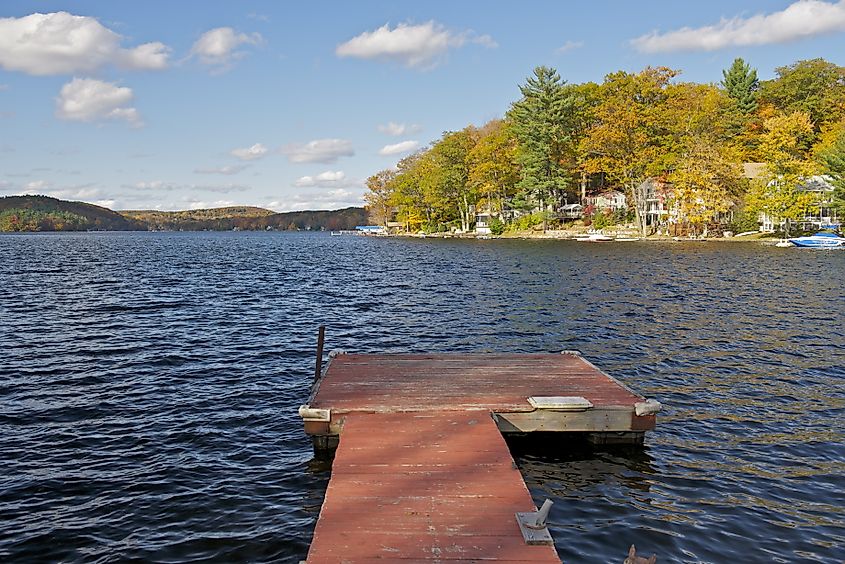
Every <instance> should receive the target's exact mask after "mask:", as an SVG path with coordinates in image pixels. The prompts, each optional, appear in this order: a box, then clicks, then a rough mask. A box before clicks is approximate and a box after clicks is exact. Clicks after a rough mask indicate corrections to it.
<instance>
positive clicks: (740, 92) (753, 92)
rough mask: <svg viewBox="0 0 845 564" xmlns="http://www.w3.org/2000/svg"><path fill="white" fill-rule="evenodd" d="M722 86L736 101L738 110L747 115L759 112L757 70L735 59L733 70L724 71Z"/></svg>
mask: <svg viewBox="0 0 845 564" xmlns="http://www.w3.org/2000/svg"><path fill="white" fill-rule="evenodd" d="M722 77H723V79H722V86H723V87H724V88H725V91H726V92H727V93H728V96H730V97H731V98H733V99H734V101H735V102H736V105H737V108H738V109H739V111H740V112H742V113H743V114H745V115H748V114H753V113H754V112H756V111H757V89H758V88H759V86H760V82H759V81H758V80H757V70H756V69H752V68H751V67H750V66H749V65H748V63H746V62H745V61H743V60H742V59H740V58H736V59H734V62H733V64H732V65H731V68H729V69H727V70H723V71H722Z"/></svg>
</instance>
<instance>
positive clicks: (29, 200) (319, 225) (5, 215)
mask: <svg viewBox="0 0 845 564" xmlns="http://www.w3.org/2000/svg"><path fill="white" fill-rule="evenodd" d="M366 222H367V212H366V211H365V210H364V208H357V207H353V208H346V209H342V210H332V211H298V212H286V213H275V212H273V211H270V210H266V209H264V208H257V207H250V206H233V207H228V208H214V209H207V210H187V211H172V212H163V211H156V210H129V211H122V212H115V211H112V210H110V209H107V208H103V207H100V206H95V205H92V204H85V203H83V202H68V201H65V200H58V199H56V198H50V197H48V196H6V197H5V198H0V231H86V230H98V231H129V230H140V231H148V230H155V231H205V230H210V231H231V230H233V229H240V230H244V231H247V230H261V231H263V230H266V229H277V230H286V229H287V230H314V231H319V230H326V231H339V230H341V229H354V228H355V226H356V225H363V224H365V223H366Z"/></svg>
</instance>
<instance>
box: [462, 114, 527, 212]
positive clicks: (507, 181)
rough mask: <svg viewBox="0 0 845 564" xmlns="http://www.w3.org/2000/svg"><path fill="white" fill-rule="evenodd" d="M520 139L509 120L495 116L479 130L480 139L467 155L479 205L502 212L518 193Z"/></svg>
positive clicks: (471, 182)
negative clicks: (508, 201)
mask: <svg viewBox="0 0 845 564" xmlns="http://www.w3.org/2000/svg"><path fill="white" fill-rule="evenodd" d="M516 153H517V141H516V137H515V136H514V135H513V131H512V129H511V128H510V126H509V124H508V123H507V122H506V121H504V120H493V121H491V122H489V123H487V124H486V125H485V126H484V127H482V128H481V129H480V130H479V131H478V140H477V142H476V144H475V146H474V147H473V148H472V149H471V150H470V152H469V154H468V155H467V157H468V161H469V176H468V179H467V181H468V183H469V184H470V186H472V187H473V189H474V190H475V191H476V192H477V194H478V198H479V205H484V206H486V207H487V208H488V209H489V210H490V211H491V212H494V213H497V212H501V211H502V210H503V209H504V207H505V201H506V200H508V199H510V198H511V197H512V196H513V195H514V190H515V187H516V183H517V181H518V179H519V178H518V175H519V170H518V168H517V166H516Z"/></svg>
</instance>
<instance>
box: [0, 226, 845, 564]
mask: <svg viewBox="0 0 845 564" xmlns="http://www.w3.org/2000/svg"><path fill="white" fill-rule="evenodd" d="M843 282H845V252H837V251H812V250H806V251H804V250H799V249H777V248H773V247H764V246H762V245H758V244H715V243H689V244H681V243H676V244H671V243H669V244H653V243H616V244H584V243H575V242H561V241H543V242H541V241H495V240H494V241H458V240H445V241H444V240H431V239H428V240H425V241H420V240H401V239H376V238H363V237H351V236H348V237H329V236H328V234H288V233H166V234H162V233H85V234H32V235H9V236H3V237H0V349H2V357H0V470H2V471H0V561H19V562H30V561H66V562H82V561H84V562H110V561H123V560H132V559H134V560H144V561H167V562H179V561H189V560H190V561H201V560H215V561H227V562H231V561H253V562H262V561H287V562H296V561H298V560H300V559H302V558H304V556H305V554H306V552H307V549H308V543H309V541H310V537H311V534H312V532H313V528H314V523H315V520H316V518H317V515H318V513H319V508H320V504H321V502H322V497H323V495H324V493H325V488H326V484H327V483H328V479H329V474H328V472H326V471H325V470H319V469H317V468H315V467H314V466H313V465H309V460H310V459H311V457H312V451H311V447H310V443H309V441H308V440H307V438H306V437H305V435H304V434H303V432H302V428H301V422H300V420H299V418H298V416H297V414H296V408H297V406H298V405H299V404H300V403H301V402H303V401H304V400H305V398H306V396H307V394H308V387H309V382H310V379H311V377H312V372H313V354H314V352H313V351H314V346H315V331H316V328H317V326H318V325H320V324H325V325H326V326H327V327H328V338H327V341H328V342H327V348H342V349H346V350H348V351H357V352H408V351H411V352H429V351H444V352H456V351H513V352H536V351H559V350H561V349H578V350H581V351H582V352H583V353H584V354H585V355H586V356H587V357H588V358H589V359H591V360H592V361H593V362H595V363H596V364H598V365H600V366H601V367H603V368H604V369H606V370H607V371H608V372H610V373H612V374H613V375H615V376H616V377H617V378H619V379H620V380H622V381H623V382H625V383H626V384H628V385H630V386H631V387H633V388H635V389H636V390H637V391H639V392H641V393H642V394H644V395H647V396H649V397H654V398H657V399H659V400H660V401H661V402H663V404H664V405H665V409H664V411H663V412H662V414H661V416H660V417H659V422H658V428H657V430H656V431H655V432H653V433H651V434H650V435H649V436H648V438H647V441H646V446H645V448H644V449H642V450H639V451H634V452H627V451H590V450H587V449H583V448H576V447H575V446H573V447H571V448H568V447H566V446H565V445H555V446H554V447H553V448H548V449H544V450H543V449H541V450H537V449H532V450H529V451H526V452H522V451H520V452H516V453H515V454H516V457H517V462H518V463H519V466H520V468H521V470H522V472H523V475H524V477H525V479H526V481H527V483H528V485H529V488H530V489H531V492H532V494H533V495H534V499H535V501H536V502H538V503H539V502H542V500H543V499H544V498H546V497H549V498H551V499H553V500H554V501H555V505H554V506H553V509H552V513H551V528H552V533H553V535H554V537H555V539H556V543H557V544H556V546H557V550H558V553H559V555H560V556H561V557H562V558H563V559H564V561H567V562H621V561H622V560H623V559H624V557H625V555H626V553H627V549H628V546H629V545H630V544H632V543H636V544H637V546H638V547H639V548H640V551H641V554H642V553H645V554H651V553H657V554H658V556H659V560H658V561H659V562H799V561H807V562H830V563H834V562H837V563H838V562H842V561H844V560H845V440H843V439H844V438H845V437H844V436H843V424H845V386H844V385H843V384H845V378H843V375H844V374H845V291H844V290H843Z"/></svg>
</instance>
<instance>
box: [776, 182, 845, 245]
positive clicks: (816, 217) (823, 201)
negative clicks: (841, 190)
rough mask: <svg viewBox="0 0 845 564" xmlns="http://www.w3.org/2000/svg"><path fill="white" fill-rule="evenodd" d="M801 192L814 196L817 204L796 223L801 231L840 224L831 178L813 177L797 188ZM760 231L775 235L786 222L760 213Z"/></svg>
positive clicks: (833, 226)
mask: <svg viewBox="0 0 845 564" xmlns="http://www.w3.org/2000/svg"><path fill="white" fill-rule="evenodd" d="M796 188H797V190H798V191H800V192H806V193H810V194H813V195H814V200H815V202H816V204H815V206H814V207H813V208H812V209H810V210H808V213H807V214H806V215H804V216H803V217H801V218H799V219H798V220H797V221H795V224H796V225H798V226H799V227H800V228H801V229H807V230H812V229H825V228H835V227H838V226H839V224H840V219H841V218H840V217H839V215H838V213H837V211H836V208H835V207H834V206H833V191H834V188H833V185H832V184H831V178H830V177H829V176H826V175H815V176H811V177H809V178H807V179H805V180H804V181H802V182H801V184H799V185H798V186H797V187H796ZM759 220H760V231H763V232H764V233H773V232H775V231H777V230H779V229H783V227H784V225H785V224H786V220H785V219H782V218H779V217H776V216H770V215H768V214H766V213H763V212H760V217H759Z"/></svg>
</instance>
